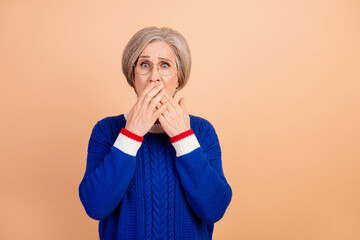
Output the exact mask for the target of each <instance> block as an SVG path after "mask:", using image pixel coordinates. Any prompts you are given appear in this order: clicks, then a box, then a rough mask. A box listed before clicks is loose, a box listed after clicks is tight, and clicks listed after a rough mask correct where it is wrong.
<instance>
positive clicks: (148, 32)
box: [122, 27, 191, 91]
mask: <svg viewBox="0 0 360 240" xmlns="http://www.w3.org/2000/svg"><path fill="white" fill-rule="evenodd" d="M160 41H162V42H166V43H167V44H169V45H170V46H171V47H172V49H173V50H174V52H175V56H176V66H177V69H178V81H179V86H178V88H177V90H180V89H182V88H183V87H184V86H185V85H186V83H187V81H188V79H189V76H190V70H191V55H190V49H189V46H188V44H187V42H186V40H185V38H184V37H183V36H182V35H181V34H180V33H179V32H177V31H175V30H173V29H171V28H166V27H163V28H157V27H146V28H143V29H141V30H140V31H138V32H137V33H135V35H134V36H133V37H132V38H131V39H130V41H129V42H128V44H127V45H126V46H125V49H124V52H123V55H122V71H123V73H124V75H125V77H126V80H127V82H128V83H129V85H130V86H131V87H133V88H134V90H135V85H134V67H133V66H134V64H135V63H136V61H137V60H138V58H139V56H140V54H141V52H142V51H143V50H144V48H145V47H146V45H148V44H149V43H153V42H160ZM135 91H136V90H135Z"/></svg>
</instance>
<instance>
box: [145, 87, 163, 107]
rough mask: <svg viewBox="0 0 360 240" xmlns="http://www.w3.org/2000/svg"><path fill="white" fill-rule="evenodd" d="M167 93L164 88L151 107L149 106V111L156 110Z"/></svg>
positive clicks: (152, 100)
mask: <svg viewBox="0 0 360 240" xmlns="http://www.w3.org/2000/svg"><path fill="white" fill-rule="evenodd" d="M165 93H166V90H165V88H163V89H162V90H161V91H160V92H159V93H158V94H157V95H156V96H155V97H154V98H153V99H151V101H150V103H149V105H148V109H149V110H150V109H151V110H154V109H155V108H156V106H157V105H158V103H159V102H160V100H161V99H162V98H163V97H164V95H165Z"/></svg>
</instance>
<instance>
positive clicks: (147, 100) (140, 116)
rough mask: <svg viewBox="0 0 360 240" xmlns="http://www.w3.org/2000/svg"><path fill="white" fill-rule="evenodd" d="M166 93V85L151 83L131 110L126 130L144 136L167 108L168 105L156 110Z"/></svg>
mask: <svg viewBox="0 0 360 240" xmlns="http://www.w3.org/2000/svg"><path fill="white" fill-rule="evenodd" d="M165 93H166V90H165V88H164V84H162V83H159V84H155V83H154V82H151V83H150V84H149V85H148V86H147V87H146V88H145V89H144V91H143V92H142V93H141V94H140V95H139V96H138V100H137V101H136V103H135V105H134V106H133V107H132V108H131V110H130V112H129V114H128V116H127V121H126V125H125V129H126V130H128V131H130V132H132V133H134V134H136V135H139V136H144V135H145V134H146V133H147V132H148V131H149V130H150V129H151V127H152V126H153V125H154V123H155V121H156V120H157V119H158V118H159V116H160V115H161V114H162V113H163V112H164V111H165V110H166V108H167V105H168V104H163V105H162V106H161V107H159V108H156V106H157V105H158V103H159V102H160V100H161V99H162V98H163V97H164V95H165Z"/></svg>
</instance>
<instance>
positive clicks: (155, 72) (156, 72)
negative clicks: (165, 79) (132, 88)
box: [150, 65, 160, 82]
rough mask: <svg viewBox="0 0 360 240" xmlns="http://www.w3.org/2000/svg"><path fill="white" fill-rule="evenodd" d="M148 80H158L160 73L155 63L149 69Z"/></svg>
mask: <svg viewBox="0 0 360 240" xmlns="http://www.w3.org/2000/svg"><path fill="white" fill-rule="evenodd" d="M150 81H154V82H157V81H160V73H159V69H158V68H157V66H156V65H155V66H153V67H152V69H151V74H150Z"/></svg>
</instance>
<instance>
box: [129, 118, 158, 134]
mask: <svg viewBox="0 0 360 240" xmlns="http://www.w3.org/2000/svg"><path fill="white" fill-rule="evenodd" d="M127 115H128V113H125V114H124V117H125V119H127ZM149 132H151V133H164V132H165V130H164V128H163V127H162V126H161V124H160V122H159V120H156V122H155V124H154V125H153V126H152V127H151V129H150V130H149Z"/></svg>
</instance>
